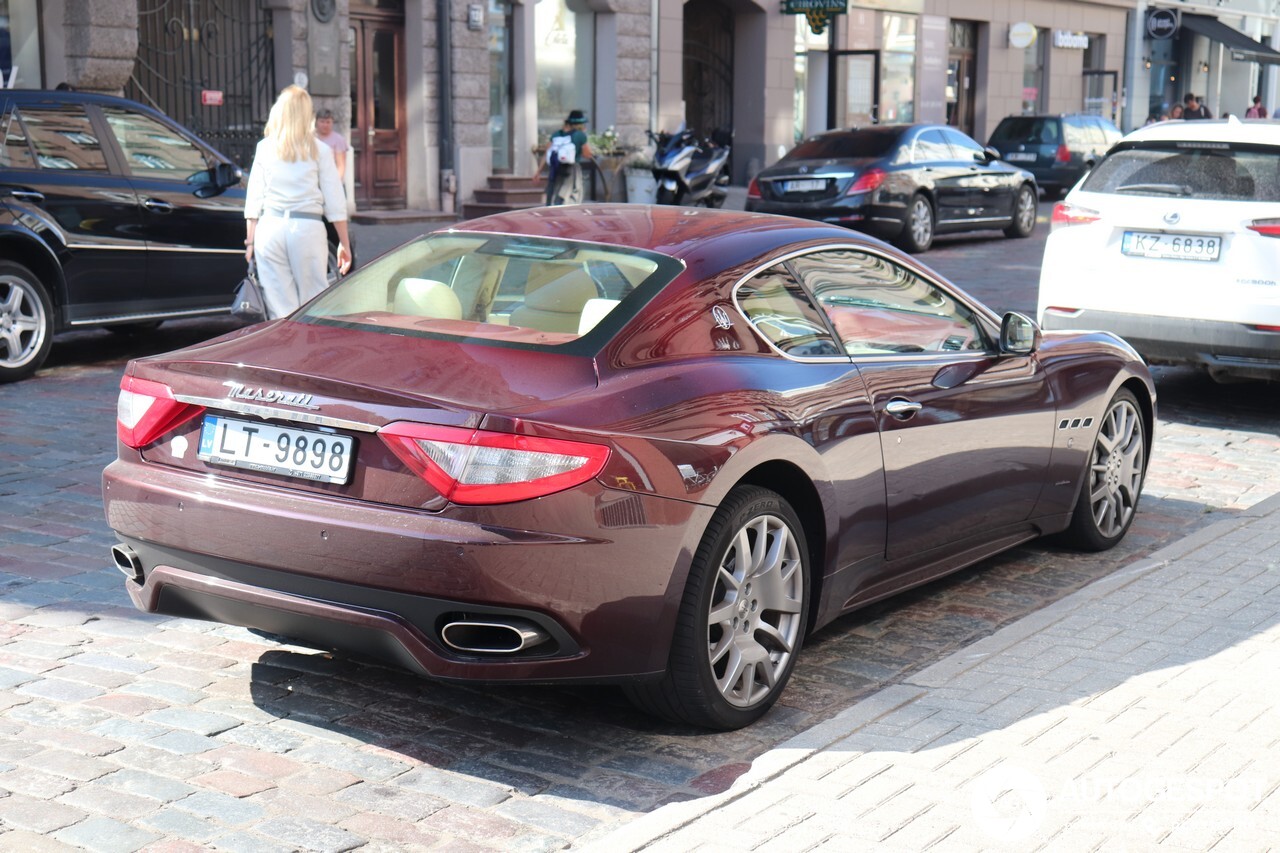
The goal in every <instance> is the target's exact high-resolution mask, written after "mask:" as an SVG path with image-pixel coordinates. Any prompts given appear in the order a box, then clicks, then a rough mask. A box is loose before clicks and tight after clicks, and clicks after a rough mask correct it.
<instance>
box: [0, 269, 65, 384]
mask: <svg viewBox="0 0 1280 853" xmlns="http://www.w3.org/2000/svg"><path fill="white" fill-rule="evenodd" d="M52 345H53V302H52V300H50V299H49V293H48V291H46V290H45V288H44V285H43V284H41V283H40V279H38V278H36V276H35V274H34V273H32V272H31V270H29V269H27V268H26V267H24V266H23V265H22V264H19V263H15V262H14V261H0V382H17V381H18V380H20V379H26V378H27V377H28V376H30V375H31V374H33V373H35V372H36V371H37V370H38V369H39V368H40V365H42V364H44V360H45V359H46V358H48V357H49V347H50V346H52Z"/></svg>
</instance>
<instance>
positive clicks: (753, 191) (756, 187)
mask: <svg viewBox="0 0 1280 853" xmlns="http://www.w3.org/2000/svg"><path fill="white" fill-rule="evenodd" d="M747 198H764V196H762V195H761V194H760V182H759V181H757V180H756V179H755V178H752V179H751V183H749V184H747Z"/></svg>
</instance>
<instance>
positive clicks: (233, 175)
mask: <svg viewBox="0 0 1280 853" xmlns="http://www.w3.org/2000/svg"><path fill="white" fill-rule="evenodd" d="M243 175H244V173H243V172H241V171H240V167H239V166H237V165H235V164H234V163H217V164H215V165H214V167H213V185H214V186H215V187H218V188H220V189H224V190H225V189H227V188H229V187H234V186H235V185H236V184H238V183H240V178H241V177H242V176H243Z"/></svg>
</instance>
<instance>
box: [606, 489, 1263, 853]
mask: <svg viewBox="0 0 1280 853" xmlns="http://www.w3.org/2000/svg"><path fill="white" fill-rule="evenodd" d="M1277 514H1280V494H1275V495H1272V496H1271V497H1269V498H1266V499H1265V500H1262V501H1260V502H1258V503H1257V504H1254V505H1253V506H1252V507H1249V508H1248V509H1245V510H1241V511H1239V512H1237V513H1233V514H1232V515H1231V516H1230V517H1229V518H1224V519H1223V520H1221V521H1218V522H1215V523H1214V524H1211V525H1209V526H1208V527H1205V528H1202V529H1201V530H1198V531H1196V532H1194V533H1192V534H1190V535H1189V536H1186V537H1184V538H1183V539H1180V540H1178V541H1177V542H1174V543H1172V544H1170V545H1166V546H1165V547H1164V548H1161V549H1160V550H1159V551H1157V552H1156V553H1154V554H1152V555H1151V556H1150V557H1147V558H1145V559H1142V560H1139V561H1138V562H1137V563H1134V564H1133V565H1132V566H1129V567H1127V568H1125V569H1122V570H1120V571H1118V572H1115V573H1113V574H1111V575H1109V576H1107V577H1105V578H1102V579H1100V580H1097V581H1095V582H1093V583H1091V584H1089V585H1088V586H1086V587H1084V588H1083V589H1080V590H1077V591H1076V592H1074V593H1072V594H1071V595H1069V596H1067V597H1066V598H1063V599H1061V600H1060V601H1057V602H1054V603H1053V604H1051V605H1049V606H1047V607H1045V608H1043V609H1041V610H1038V611H1036V612H1035V613H1032V614H1030V615H1028V616H1025V617H1023V618H1022V619H1019V620H1018V621H1016V622H1013V623H1011V624H1009V625H1006V626H1005V627H1003V628H1001V629H1000V630H998V631H996V632H995V633H994V634H991V635H990V636H988V637H984V638H982V639H981V640H978V641H977V642H975V643H973V644H971V645H969V646H966V647H965V648H963V649H961V650H959V651H957V652H954V653H952V654H951V655H949V656H948V657H946V658H943V659H942V660H940V661H938V662H937V663H934V664H932V665H930V666H928V667H926V668H925V669H922V670H920V671H919V672H917V673H915V674H914V675H913V676H911V677H909V678H908V679H907V681H905V682H903V683H900V684H894V685H890V686H889V687H886V688H884V689H883V690H880V691H879V692H877V693H874V694H872V695H871V696H868V697H867V698H866V699H863V700H861V701H859V702H858V703H856V704H854V705H852V706H850V707H849V708H847V709H845V710H844V711H842V712H840V713H839V714H837V715H836V716H834V717H832V718H831V719H829V720H827V721H825V722H822V723H819V724H818V725H816V726H814V727H813V728H811V729H808V730H806V731H804V732H801V733H800V734H798V735H796V736H795V737H793V738H791V739H789V740H787V741H785V742H783V743H782V744H780V745H778V746H777V747H774V748H773V749H771V750H769V751H768V752H766V753H765V754H764V755H761V756H760V757H759V758H757V759H756V760H755V761H753V762H752V764H751V769H750V770H748V771H747V772H746V773H745V774H743V775H742V776H740V777H739V778H738V779H737V780H736V781H735V782H734V783H733V785H732V786H731V787H730V788H729V790H727V791H725V792H723V793H720V794H715V795H712V796H708V797H702V798H700V799H697V800H691V801H688V802H683V803H672V804H670V805H666V806H663V807H662V808H660V809H657V810H656V811H653V812H650V813H648V814H646V815H644V816H642V817H640V818H637V819H636V820H633V821H631V822H630V823H628V824H626V825H625V826H622V827H619V828H618V829H616V830H615V831H613V832H611V833H609V834H608V835H607V836H605V837H603V838H597V839H594V840H591V841H590V842H587V843H585V844H584V845H583V847H582V849H585V850H601V851H604V850H608V851H610V853H616V851H636V850H642V849H644V848H645V847H647V846H649V845H650V844H653V843H655V842H658V841H661V840H662V839H663V838H664V837H666V836H668V835H670V834H672V833H674V832H676V831H677V830H680V829H682V828H684V827H686V826H688V825H690V824H692V823H694V822H696V821H697V820H699V819H700V818H702V817H704V816H706V815H708V814H711V813H712V812H714V811H716V810H718V809H721V808H723V807H725V806H727V805H729V804H730V803H733V802H734V801H736V800H739V799H741V798H742V797H744V796H746V795H747V794H749V793H751V792H752V791H754V790H756V789H757V788H760V787H762V786H764V785H765V784H767V783H768V782H770V781H772V780H773V779H776V778H777V777H779V776H781V775H782V774H783V773H784V772H786V771H787V770H790V769H791V768H793V767H795V766H796V765H798V764H801V763H803V762H804V761H806V760H808V759H809V758H810V757H812V756H813V755H815V754H816V753H819V752H822V751H823V750H824V749H826V748H827V747H829V746H831V745H832V744H834V743H836V742H838V741H840V740H843V739H845V738H848V737H850V736H852V735H853V734H854V733H855V732H857V731H858V730H859V729H861V728H863V727H864V726H867V725H869V724H871V723H873V722H875V721H876V720H878V719H880V718H881V717H883V716H885V715H886V714H889V713H892V712H893V711H895V710H897V709H898V708H901V707H902V706H904V705H907V704H910V703H911V702H914V701H915V700H916V699H918V698H920V697H921V696H923V695H924V694H925V693H926V692H928V689H930V688H934V687H940V686H943V685H945V684H946V683H947V682H948V681H950V680H951V679H953V678H955V677H956V676H958V675H960V674H961V673H963V672H965V671H966V670H969V669H972V668H973V667H975V666H977V665H979V664H980V663H982V662H983V661H985V660H988V659H989V658H991V657H992V656H994V655H997V654H999V653H1001V652H1003V651H1004V650H1006V649H1008V648H1010V647H1012V646H1014V645H1016V644H1017V643H1020V642H1022V641H1024V640H1026V639H1027V638H1028V637H1031V636H1033V635H1035V634H1037V633H1040V632H1042V631H1044V630H1046V629H1047V628H1049V627H1051V626H1052V625H1054V624H1056V623H1058V622H1060V621H1061V620H1063V619H1065V618H1066V617H1067V616H1068V615H1070V614H1071V613H1073V612H1075V611H1077V610H1079V609H1081V608H1083V607H1087V606H1089V605H1090V604H1092V603H1093V602H1095V601H1098V600H1099V599H1102V598H1105V597H1107V596H1108V595H1111V594H1113V593H1115V592H1116V591H1118V590H1120V589H1123V588H1124V587H1126V586H1128V585H1130V584H1132V583H1133V582H1135V581H1136V580H1138V579H1139V578H1141V577H1143V576H1145V575H1148V574H1150V573H1151V572H1153V571H1156V570H1157V569H1161V568H1164V567H1165V566H1168V565H1169V564H1170V563H1173V562H1176V561H1178V560H1181V559H1183V558H1185V557H1187V556H1188V555H1190V554H1193V553H1195V552H1196V551H1198V550H1199V549H1201V548H1203V547H1205V546H1206V545H1209V544H1211V543H1213V542H1214V541H1216V540H1217V539H1219V538H1220V537H1222V536H1225V535H1227V534H1228V533H1231V532H1232V531H1235V530H1237V529H1239V528H1241V527H1246V526H1248V525H1250V524H1253V523H1255V522H1257V521H1259V520H1260V519H1263V518H1266V517H1268V516H1272V515H1277Z"/></svg>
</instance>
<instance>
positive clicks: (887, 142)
mask: <svg viewBox="0 0 1280 853" xmlns="http://www.w3.org/2000/svg"><path fill="white" fill-rule="evenodd" d="M902 131H903V129H902V128H896V127H895V128H885V129H883V130H881V129H878V128H877V129H875V130H859V131H854V132H852V133H824V134H822V135H821V136H811V137H809V138H808V139H806V140H805V141H804V142H801V143H800V144H799V145H797V146H796V147H795V148H792V149H791V151H790V152H789V153H788V154H787V156H785V157H783V158H782V159H783V160H859V159H865V158H872V157H884V156H885V155H887V154H888V153H889V152H890V151H892V150H893V149H894V146H896V145H897V144H898V139H899V138H901V136H902Z"/></svg>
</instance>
